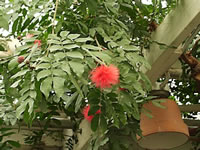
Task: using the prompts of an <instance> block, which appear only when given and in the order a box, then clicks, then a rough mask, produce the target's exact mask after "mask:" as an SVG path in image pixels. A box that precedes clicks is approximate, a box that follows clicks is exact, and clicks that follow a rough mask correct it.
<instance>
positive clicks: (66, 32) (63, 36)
mask: <svg viewBox="0 0 200 150" xmlns="http://www.w3.org/2000/svg"><path fill="white" fill-rule="evenodd" d="M68 34H69V31H62V32H60V36H61V37H62V38H66V37H67V35H68Z"/></svg>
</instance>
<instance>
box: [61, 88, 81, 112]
mask: <svg viewBox="0 0 200 150" xmlns="http://www.w3.org/2000/svg"><path fill="white" fill-rule="evenodd" d="M77 96H78V92H75V93H74V94H72V95H70V96H68V95H65V94H64V95H63V96H62V99H63V100H64V101H65V109H67V108H68V107H69V105H70V104H71V103H72V102H73V101H74V100H75V99H76V97H77Z"/></svg>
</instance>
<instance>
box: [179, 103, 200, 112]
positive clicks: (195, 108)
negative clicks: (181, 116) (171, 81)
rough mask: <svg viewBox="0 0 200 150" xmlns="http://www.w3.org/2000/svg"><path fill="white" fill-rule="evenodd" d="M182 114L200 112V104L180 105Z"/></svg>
mask: <svg viewBox="0 0 200 150" xmlns="http://www.w3.org/2000/svg"><path fill="white" fill-rule="evenodd" d="M179 108H180V110H181V111H182V112H200V104H193V105H179Z"/></svg>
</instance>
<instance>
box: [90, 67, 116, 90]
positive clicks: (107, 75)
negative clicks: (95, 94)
mask: <svg viewBox="0 0 200 150" xmlns="http://www.w3.org/2000/svg"><path fill="white" fill-rule="evenodd" d="M90 79H91V80H92V82H93V83H95V85H96V87H100V88H101V89H103V88H110V87H111V85H115V84H117V83H118V82H119V69H118V68H117V67H115V66H114V65H110V66H105V65H101V66H99V67H97V68H95V69H93V70H92V72H91V77H90Z"/></svg>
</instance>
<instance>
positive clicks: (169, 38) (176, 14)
mask: <svg viewBox="0 0 200 150" xmlns="http://www.w3.org/2000/svg"><path fill="white" fill-rule="evenodd" d="M199 6H200V1H199V0H190V1H188V0H181V1H179V3H178V5H177V7H176V8H175V10H173V11H171V12H170V13H169V14H168V15H167V17H166V18H165V19H164V20H163V22H162V23H161V24H160V25H159V26H158V28H157V29H156V31H155V32H154V33H152V38H151V40H152V41H155V42H153V44H151V45H150V50H149V51H148V53H147V56H146V57H147V60H148V61H149V63H150V64H151V65H152V68H151V70H148V71H147V72H146V75H147V76H148V77H149V79H150V81H151V82H152V83H155V82H156V80H157V79H158V78H159V77H161V76H162V75H163V74H164V73H165V72H166V71H167V70H168V69H169V68H170V66H171V65H172V64H174V63H175V62H176V61H177V59H178V58H179V56H180V55H181V54H182V50H181V46H180V45H181V43H182V42H183V41H184V40H185V39H186V38H187V37H188V36H190V34H191V32H192V31H193V30H194V29H195V28H196V27H197V26H198V25H199V24H200V19H199V18H200V7H199ZM158 43H162V44H165V45H166V47H167V48H165V49H162V48H161V47H160V45H159V44H158ZM172 47H174V48H172ZM175 47H177V48H175Z"/></svg>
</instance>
